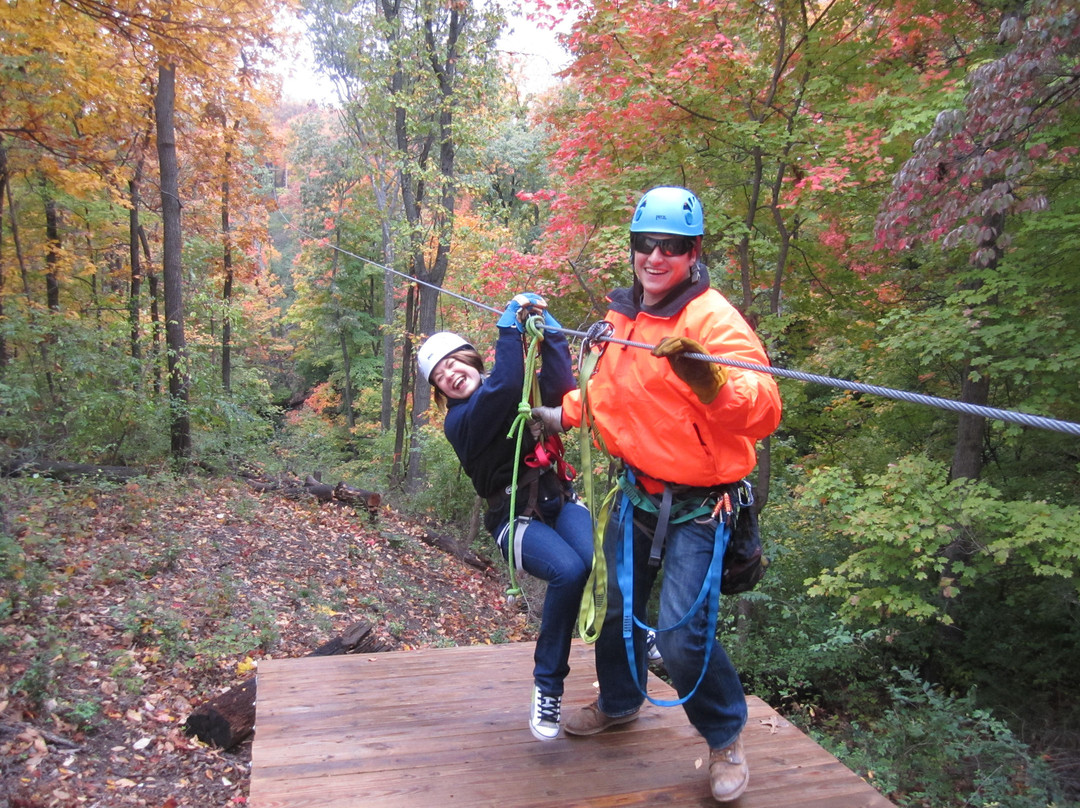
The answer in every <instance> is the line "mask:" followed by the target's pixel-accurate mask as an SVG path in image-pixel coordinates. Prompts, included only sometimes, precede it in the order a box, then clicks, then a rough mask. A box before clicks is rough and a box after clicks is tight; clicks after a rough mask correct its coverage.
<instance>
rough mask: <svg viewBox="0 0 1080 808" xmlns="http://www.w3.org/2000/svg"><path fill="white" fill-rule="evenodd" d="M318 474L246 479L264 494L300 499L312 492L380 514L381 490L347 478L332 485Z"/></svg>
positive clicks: (322, 499) (316, 496)
mask: <svg viewBox="0 0 1080 808" xmlns="http://www.w3.org/2000/svg"><path fill="white" fill-rule="evenodd" d="M319 477H320V475H318V474H309V475H308V476H307V477H305V478H304V479H303V480H300V479H297V478H295V477H284V478H278V479H276V480H268V479H265V478H252V477H246V476H245V477H244V481H245V482H246V483H247V484H248V486H250V487H251V488H252V489H253V490H255V491H258V492H259V493H261V494H264V493H268V492H276V493H279V494H281V495H282V496H285V497H289V498H290V499H299V498H300V497H302V496H308V495H309V496H313V497H315V499H317V500H318V501H319V502H323V503H329V502H337V503H346V504H348V505H352V506H353V507H361V508H363V509H364V510H366V511H367V512H368V514H370V515H371V517H372V518H374V517H375V516H377V515H378V513H379V506H380V505H381V504H382V494H380V493H379V492H377V491H365V490H364V489H363V488H354V487H353V486H351V485H348V484H347V483H345V482H344V481H341V482H339V483H338V484H337V485H334V486H331V485H328V484H327V483H324V482H323V481H322V480H321V479H319Z"/></svg>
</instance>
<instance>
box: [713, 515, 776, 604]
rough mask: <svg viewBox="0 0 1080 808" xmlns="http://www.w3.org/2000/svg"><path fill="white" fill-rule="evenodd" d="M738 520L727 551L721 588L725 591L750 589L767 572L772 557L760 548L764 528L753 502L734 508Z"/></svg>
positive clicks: (734, 591)
mask: <svg viewBox="0 0 1080 808" xmlns="http://www.w3.org/2000/svg"><path fill="white" fill-rule="evenodd" d="M734 518H735V524H733V525H732V526H731V538H730V539H729V540H728V546H727V550H725V551H724V575H723V578H722V579H721V581H720V591H721V592H723V593H724V594H725V595H737V594H739V593H740V592H749V591H750V590H751V589H753V588H754V587H755V586H757V583H758V581H760V580H761V579H762V577H764V575H765V569H766V568H767V567H768V566H769V559H768V558H766V557H765V554H764V553H763V552H762V548H761V532H760V531H759V530H758V515H757V511H756V510H755V509H754V506H753V505H752V504H751V505H746V504H740V506H739V507H738V508H737V509H736V511H735V517H734Z"/></svg>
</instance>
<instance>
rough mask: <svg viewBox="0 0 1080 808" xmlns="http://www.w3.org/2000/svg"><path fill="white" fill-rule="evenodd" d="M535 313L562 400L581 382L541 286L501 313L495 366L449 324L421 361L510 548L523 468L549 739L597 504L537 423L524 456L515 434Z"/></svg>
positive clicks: (540, 698)
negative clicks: (540, 589) (579, 489)
mask: <svg viewBox="0 0 1080 808" xmlns="http://www.w3.org/2000/svg"><path fill="white" fill-rule="evenodd" d="M531 315H540V316H542V317H543V319H544V326H546V328H545V329H544V339H543V341H542V342H541V345H540V359H541V369H540V374H539V387H540V397H541V399H542V402H543V404H545V405H548V406H554V405H558V404H559V403H560V402H561V400H562V397H563V395H564V394H565V393H566V392H568V391H569V390H571V389H573V388H575V387H576V386H577V384H576V382H575V379H574V373H573V363H572V361H571V358H570V349H569V346H568V345H567V342H566V338H565V337H564V336H563V334H562V333H561V330H558V329H560V328H561V327H560V326H559V324H558V322H556V321H555V319H554V318H553V317H552V316H551V314H549V313H548V311H547V304H546V303H545V302H544V299H543V298H542V297H540V296H539V295H534V294H521V295H517V296H516V297H514V299H513V300H511V301H510V303H509V304H508V305H507V307H506V310H505V311H504V312H503V315H502V317H500V319H499V322H498V331H499V336H498V340H497V341H496V343H495V363H494V366H493V367H492V370H491V372H490V373H489V374H485V371H484V362H483V359H482V358H481V357H480V354H479V353H478V352H477V351H476V349H475V348H474V347H473V346H472V345H471V344H469V342H468V341H467V340H465V339H463V338H462V337H460V336H458V335H457V334H454V333H451V332H449V331H441V332H439V333H437V334H433V335H432V336H431V337H429V338H428V339H427V341H426V342H424V344H423V345H422V346H421V347H420V350H419V352H418V353H417V361H418V364H419V366H420V373H421V374H422V375H423V376H424V378H426V379H427V380H428V381H429V382H430V383H431V385H432V386H433V387H434V388H435V390H434V392H435V401H436V403H437V404H439V405H440V406H444V405H445V406H446V409H447V412H446V419H445V421H444V424H443V430H444V431H445V433H446V437H447V439H448V440H449V441H450V445H451V446H453V447H454V451H455V452H456V453H457V456H458V459H459V460H460V461H461V465H462V466H463V468H464V469H465V473H466V474H468V475H469V478H470V479H471V480H472V483H473V487H474V488H475V489H476V493H477V494H479V495H480V496H481V497H483V498H484V499H485V500H487V504H488V509H487V513H486V514H485V516H484V526H485V527H486V528H487V529H488V531H490V533H491V535H492V536H494V537H495V541H496V543H497V544H498V546H499V549H500V550H501V552H502V554H503V557H504V558H506V557H507V554H508V545H509V544H510V542H509V540H508V536H509V532H510V525H511V515H510V495H511V486H512V481H513V475H514V469H515V467H516V468H517V469H518V488H517V492H516V496H515V506H516V507H515V510H516V513H515V514H514V516H515V517H516V523H517V526H516V527H515V529H514V540H513V550H514V559H513V560H512V562H511V563H514V564H515V566H516V568H517V569H520V570H524V571H525V572H527V573H529V574H530V575H532V576H534V577H536V578H539V579H541V580H544V581H547V593H546V595H545V597H544V608H543V613H542V616H541V620H540V633H539V636H538V637H537V640H536V652H535V654H534V657H533V661H534V667H533V680H534V686H533V699H532V712H531V715H530V717H529V729H530V730H532V734H533V735H534V736H535V737H536V738H538V739H539V740H542V741H549V740H554V739H555V738H557V737H559V735H560V733H561V732H562V724H561V705H562V695H563V680H564V679H565V678H566V674H567V673H569V672H570V665H569V662H568V660H569V656H570V640H571V636H572V634H573V630H574V625H575V624H576V621H577V616H578V610H579V606H580V603H581V595H582V591H583V589H584V587H585V582H586V580H587V579H588V576H589V572H590V570H591V569H592V555H593V553H592V548H593V541H592V519H591V517H590V516H589V510H588V508H586V507H585V506H584V505H583V504H582V503H581V502H579V501H578V498H577V495H576V494H575V493H574V491H573V489H572V488H571V485H570V481H569V479H567V476H568V475H565V474H564V473H562V466H561V464H559V463H553V464H551V465H545V462H544V461H545V460H546V459H548V458H546V457H545V454H546V453H545V451H544V445H543V442H542V441H538V439H537V437H536V435H534V434H533V432H532V431H531V430H526V433H525V435H524V439H523V441H522V449H521V454H520V456H519V455H517V454H516V452H517V441H516V438H511V437H509V436H508V433H509V432H510V429H511V426H512V424H513V422H514V419H515V418H516V417H517V414H518V405H519V404H520V402H521V396H522V389H523V385H524V380H525V351H524V344H523V340H522V337H523V334H524V331H525V325H524V321H525V320H526V319H527V318H528V317H529V316H531ZM536 426H537V427H538V426H539V425H538V424H537V425H536Z"/></svg>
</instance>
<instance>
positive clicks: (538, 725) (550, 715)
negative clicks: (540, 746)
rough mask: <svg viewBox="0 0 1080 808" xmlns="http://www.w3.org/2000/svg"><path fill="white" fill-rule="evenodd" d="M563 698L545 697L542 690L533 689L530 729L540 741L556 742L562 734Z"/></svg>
mask: <svg viewBox="0 0 1080 808" xmlns="http://www.w3.org/2000/svg"><path fill="white" fill-rule="evenodd" d="M561 712H562V696H545V695H544V694H543V693H541V692H540V688H538V687H535V686H534V687H533V700H532V715H531V716H530V717H529V729H530V730H532V734H533V736H534V737H535V738H536V739H537V740H539V741H554V740H555V739H556V738H558V737H559V735H560V734H561V733H562V724H561V722H560V719H561Z"/></svg>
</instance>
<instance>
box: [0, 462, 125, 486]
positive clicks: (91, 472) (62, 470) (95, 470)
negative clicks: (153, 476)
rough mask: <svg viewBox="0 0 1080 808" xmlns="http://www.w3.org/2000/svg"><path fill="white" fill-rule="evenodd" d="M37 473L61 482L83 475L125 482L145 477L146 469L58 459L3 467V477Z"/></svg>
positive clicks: (26, 475)
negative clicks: (66, 461) (69, 461)
mask: <svg viewBox="0 0 1080 808" xmlns="http://www.w3.org/2000/svg"><path fill="white" fill-rule="evenodd" d="M33 474H37V475H38V476H40V477H48V478H49V479H52V480H60V481H61V482H71V481H72V480H78V479H82V478H84V477H97V478H100V479H102V480H105V481H107V482H110V483H126V482H128V481H129V480H133V479H135V478H136V477H145V476H146V471H145V470H144V469H138V468H135V467H133V466H99V465H96V464H93V463H65V462H62V461H58V460H41V461H33V460H32V461H28V462H26V463H18V464H15V465H13V466H9V467H7V468H5V469H4V472H3V476H5V477H28V476H30V475H33Z"/></svg>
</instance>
